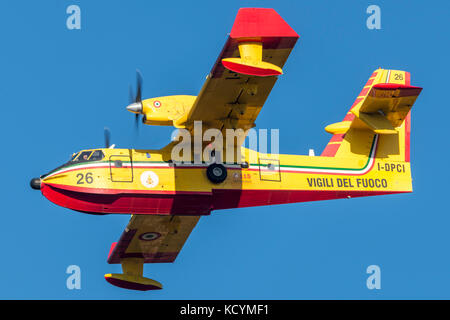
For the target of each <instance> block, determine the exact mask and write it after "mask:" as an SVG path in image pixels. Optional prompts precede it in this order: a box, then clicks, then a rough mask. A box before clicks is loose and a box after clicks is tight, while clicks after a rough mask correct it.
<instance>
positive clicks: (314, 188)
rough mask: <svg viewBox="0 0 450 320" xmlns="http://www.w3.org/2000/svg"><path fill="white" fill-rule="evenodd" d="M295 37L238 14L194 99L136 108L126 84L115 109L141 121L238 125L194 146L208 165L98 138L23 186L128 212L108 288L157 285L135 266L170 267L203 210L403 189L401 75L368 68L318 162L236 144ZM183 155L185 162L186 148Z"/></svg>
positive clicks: (142, 103)
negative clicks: (123, 108) (98, 144)
mask: <svg viewBox="0 0 450 320" xmlns="http://www.w3.org/2000/svg"><path fill="white" fill-rule="evenodd" d="M298 38H299V36H298V35H297V33H296V32H295V31H294V30H293V29H292V28H291V27H290V26H289V25H288V24H287V23H286V22H285V21H284V20H283V19H282V18H281V17H280V16H279V15H278V14H277V13H276V12H275V11H274V10H273V9H260V8H243V9H240V10H239V12H238V14H237V17H236V20H235V22H234V25H233V28H232V30H231V33H230V34H229V37H228V39H227V41H226V43H225V46H224V48H223V50H222V52H221V53H220V55H219V58H218V59H217V61H216V63H215V64H214V66H213V68H212V70H211V72H210V73H209V75H208V76H207V78H206V82H205V84H204V85H203V88H202V89H201V91H200V93H199V94H198V96H187V95H178V96H166V97H157V98H151V99H145V100H142V99H141V83H142V81H141V80H140V78H139V77H138V79H139V81H138V87H137V92H136V95H135V99H134V102H133V103H131V104H130V105H129V106H128V107H127V109H128V110H129V111H131V112H133V113H135V114H136V116H140V115H142V116H143V122H144V123H145V124H147V125H166V126H172V125H173V126H174V127H176V128H180V129H183V130H187V131H188V132H190V133H193V131H194V129H195V122H196V121H202V129H201V130H202V132H204V131H205V130H207V129H211V128H215V129H218V130H220V132H222V133H223V135H224V136H225V132H226V130H227V129H242V131H241V134H238V135H237V136H236V139H237V143H236V144H235V145H236V147H229V146H228V145H227V144H226V145H223V147H222V149H220V148H215V149H213V150H209V149H208V148H211V144H210V143H209V142H202V143H201V149H203V150H200V153H201V154H202V151H205V150H207V152H203V153H205V154H206V155H208V154H209V155H210V157H209V158H208V159H206V160H205V159H202V161H200V162H198V161H197V162H196V161H193V160H195V159H193V158H192V159H193V160H192V159H191V161H182V162H177V161H174V159H172V158H173V157H172V154H173V152H172V151H173V149H174V148H175V147H176V146H177V143H179V141H171V142H170V143H169V144H168V145H167V146H166V147H164V148H162V149H161V150H135V149H116V148H113V147H112V146H109V142H107V145H106V147H107V148H101V149H87V150H82V151H80V152H77V153H75V154H74V155H73V157H72V159H71V160H70V161H69V162H68V163H66V164H64V165H62V166H60V167H58V168H56V169H54V170H53V171H51V172H49V173H47V174H45V175H42V176H40V177H39V178H34V179H32V181H31V186H32V187H33V188H34V189H40V190H41V192H42V194H43V195H44V196H45V197H46V198H47V199H49V200H50V201H52V202H53V203H55V204H57V205H60V206H62V207H65V208H69V209H72V210H76V211H81V212H85V213H92V214H110V213H111V214H112V213H116V214H131V220H130V222H129V224H128V226H127V227H126V228H125V231H124V232H123V234H122V236H121V237H120V239H119V241H118V242H115V243H113V244H112V246H111V249H110V252H109V256H108V260H107V261H108V263H116V264H119V263H120V264H121V265H122V270H123V274H106V275H105V278H106V280H107V281H108V282H109V283H111V284H113V285H116V286H118V287H122V288H127V289H135V290H151V289H161V288H162V285H161V284H160V283H159V282H157V281H155V280H151V279H148V278H145V277H144V276H143V264H144V263H162V262H173V261H175V259H176V257H177V255H178V253H179V252H180V250H181V248H182V247H183V244H184V243H185V241H186V239H187V238H188V236H189V234H190V233H191V231H192V230H193V228H194V227H195V225H196V224H197V222H198V220H199V219H200V217H202V216H206V215H209V214H210V213H211V212H212V211H213V210H219V209H228V208H242V207H252V206H265V205H274V204H283V203H293V202H305V201H316V200H331V199H340V198H353V197H363V196H374V195H385V194H394V193H406V192H412V182H411V171H410V170H411V169H410V156H409V153H410V152H409V151H410V110H411V107H412V105H413V104H414V102H415V100H416V98H417V96H418V95H419V94H420V92H421V90H422V88H419V87H415V86H411V84H410V74H409V73H408V72H405V71H399V70H386V69H377V70H375V71H374V72H373V73H372V75H371V76H370V77H369V80H368V81H367V83H366V84H365V85H364V87H363V89H362V90H361V92H360V93H359V94H358V96H357V98H356V100H355V102H354V103H353V104H352V105H351V107H350V110H349V111H348V112H347V114H346V115H345V117H344V119H343V120H342V121H341V122H338V123H334V124H331V125H329V126H327V127H326V128H325V130H326V131H327V132H329V133H331V134H332V137H331V140H330V141H329V143H328V145H327V146H326V148H325V149H324V150H323V152H322V154H321V155H320V156H313V155H310V156H303V155H284V154H280V155H278V154H263V153H259V152H257V151H255V150H250V149H248V148H244V147H242V141H243V139H245V136H246V134H247V133H248V132H249V130H250V129H251V128H253V127H254V126H255V120H256V118H257V116H258V114H259V112H260V111H261V108H262V106H263V105H264V102H265V101H266V99H267V97H268V95H269V93H270V91H271V89H272V87H273V86H274V84H275V82H276V81H277V79H278V77H279V76H280V75H282V74H283V70H282V68H283V66H284V64H285V62H286V60H287V58H288V56H289V54H290V53H291V50H292V49H293V48H294V45H295V43H296V42H297V39H298ZM202 132H201V133H202ZM242 132H243V133H242ZM190 144H193V141H191V142H189V140H187V145H189V146H190ZM227 148H234V149H233V150H232V151H233V157H234V158H233V159H234V160H233V161H232V163H230V162H229V161H228V162H221V161H218V155H219V154H220V153H226V152H227V151H230V150H227ZM238 150H239V151H240V155H239V156H238V153H237V152H236V153H235V151H238ZM183 152H184V153H186V154H182V156H183V157H184V156H186V155H188V156H191V155H193V156H194V158H195V155H196V151H192V153H188V152H187V151H183ZM183 152H182V153H183ZM197 155H198V153H197ZM206 157H208V156H206ZM183 159H185V158H183Z"/></svg>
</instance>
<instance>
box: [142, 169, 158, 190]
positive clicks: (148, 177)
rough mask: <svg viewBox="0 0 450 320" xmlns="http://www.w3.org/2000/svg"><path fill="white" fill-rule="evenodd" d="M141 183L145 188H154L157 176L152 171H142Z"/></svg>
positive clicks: (156, 183)
mask: <svg viewBox="0 0 450 320" xmlns="http://www.w3.org/2000/svg"><path fill="white" fill-rule="evenodd" d="M141 183H142V185H143V186H144V187H146V188H154V187H156V186H157V185H158V183H159V178H158V175H157V174H156V173H154V172H153V171H144V172H142V174H141Z"/></svg>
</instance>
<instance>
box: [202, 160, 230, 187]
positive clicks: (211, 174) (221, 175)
mask: <svg viewBox="0 0 450 320" xmlns="http://www.w3.org/2000/svg"><path fill="white" fill-rule="evenodd" d="M206 176H207V177H208V179H209V180H210V181H211V182H212V183H221V182H224V181H225V179H226V178H227V168H225V166H224V165H222V164H219V163H213V164H210V165H209V167H208V168H207V169H206Z"/></svg>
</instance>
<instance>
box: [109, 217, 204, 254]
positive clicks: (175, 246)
mask: <svg viewBox="0 0 450 320" xmlns="http://www.w3.org/2000/svg"><path fill="white" fill-rule="evenodd" d="M199 219H200V217H199V216H166V215H164V216H163V215H133V216H131V219H130V222H129V223H128V226H127V227H126V228H125V231H124V232H123V233H122V236H121V237H120V240H119V242H117V243H113V244H112V246H111V250H110V253H109V256H108V263H121V261H123V260H124V259H126V258H141V259H144V260H143V263H156V262H173V261H175V259H176V257H177V255H178V253H179V252H180V251H181V248H183V245H184V243H185V242H186V240H187V238H188V237H189V234H190V233H191V231H192V229H194V227H195V225H196V224H197V222H198V220H199Z"/></svg>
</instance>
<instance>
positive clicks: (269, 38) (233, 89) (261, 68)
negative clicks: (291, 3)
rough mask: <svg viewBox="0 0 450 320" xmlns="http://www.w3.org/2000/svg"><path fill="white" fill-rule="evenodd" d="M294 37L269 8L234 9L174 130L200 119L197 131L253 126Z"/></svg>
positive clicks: (289, 28) (246, 128)
mask: <svg viewBox="0 0 450 320" xmlns="http://www.w3.org/2000/svg"><path fill="white" fill-rule="evenodd" d="M298 37H299V36H298V35H297V33H296V32H295V31H294V30H293V29H292V28H291V27H290V26H289V25H288V24H287V23H286V22H285V21H284V20H283V19H282V18H281V17H280V16H279V15H278V14H277V13H276V12H275V11H274V10H273V9H261V8H243V9H240V10H239V12H238V14H237V17H236V20H235V22H234V25H233V28H232V30H231V33H230V36H229V37H228V40H227V41H226V43H225V46H224V48H223V50H222V52H221V54H220V56H219V58H218V59H217V61H216V63H215V64H214V66H213V68H212V70H211V72H210V74H209V75H208V77H207V79H206V82H205V84H204V85H203V88H202V89H201V91H200V94H199V95H198V96H197V99H196V100H195V102H194V104H193V106H192V108H191V109H190V110H189V112H187V113H186V115H185V116H183V117H181V118H180V119H178V120H177V121H176V123H175V126H177V127H179V128H189V129H192V127H193V123H194V121H199V120H201V121H202V124H203V129H206V128H217V129H219V130H225V129H228V128H230V129H243V130H245V131H246V130H248V129H250V128H252V127H254V122H255V120H256V117H257V116H258V114H259V112H260V110H261V108H262V106H263V105H264V102H265V101H266V99H267V97H268V95H269V93H270V91H271V90H272V87H273V86H274V84H275V82H276V81H277V75H279V74H281V73H282V70H281V68H282V67H283V66H284V64H285V62H286V60H287V58H288V56H289V54H290V52H291V50H292V49H293V47H294V45H295V43H296V41H297V39H298ZM244 138H245V136H244Z"/></svg>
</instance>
